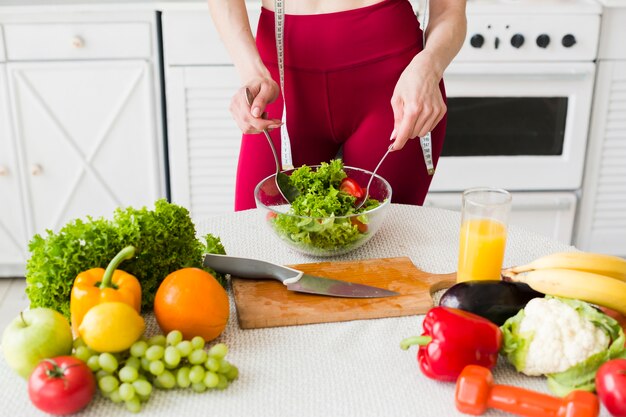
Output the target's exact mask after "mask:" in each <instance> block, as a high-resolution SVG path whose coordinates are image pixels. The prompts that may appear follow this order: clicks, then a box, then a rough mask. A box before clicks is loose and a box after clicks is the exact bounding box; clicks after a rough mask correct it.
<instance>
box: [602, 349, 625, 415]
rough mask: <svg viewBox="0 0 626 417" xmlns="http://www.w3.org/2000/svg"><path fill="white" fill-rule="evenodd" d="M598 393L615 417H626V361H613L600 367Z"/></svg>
mask: <svg viewBox="0 0 626 417" xmlns="http://www.w3.org/2000/svg"><path fill="white" fill-rule="evenodd" d="M596 391H597V392H598V396H599V397H600V400H601V401H602V403H603V404H604V406H605V407H606V409H607V410H609V413H611V415H612V416H613V417H626V359H612V360H610V361H608V362H605V363H603V364H602V366H600V368H599V369H598V372H597V373H596Z"/></svg>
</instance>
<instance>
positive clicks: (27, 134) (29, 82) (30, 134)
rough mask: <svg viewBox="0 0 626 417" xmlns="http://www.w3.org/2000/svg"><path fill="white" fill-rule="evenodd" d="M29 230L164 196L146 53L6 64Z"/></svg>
mask: <svg viewBox="0 0 626 417" xmlns="http://www.w3.org/2000/svg"><path fill="white" fill-rule="evenodd" d="M8 73H9V86H10V89H11V99H12V104H13V109H14V115H13V117H14V118H15V126H16V135H17V142H18V143H19V145H20V147H21V155H22V165H23V166H24V170H25V178H26V181H25V182H26V185H27V187H26V189H27V193H28V198H27V200H28V201H29V203H30V204H29V205H30V207H31V213H30V214H31V218H30V224H31V229H32V230H31V232H33V233H41V232H43V231H44V230H45V229H53V230H56V229H58V228H60V227H61V226H62V225H63V224H65V223H66V222H67V221H68V220H71V219H74V218H79V217H84V216H86V215H90V216H94V217H99V216H110V215H111V213H112V212H113V210H114V209H115V208H116V207H120V206H121V207H124V206H135V207H141V206H144V205H152V203H153V202H154V200H155V199H157V198H159V197H161V196H163V194H164V193H163V190H162V189H161V188H162V187H161V181H160V175H161V174H160V165H159V155H160V152H159V151H158V147H159V146H162V144H160V143H158V137H159V136H158V135H157V134H156V131H155V107H154V94H153V90H152V89H153V88H154V84H153V75H152V74H151V66H150V65H149V64H148V63H147V62H145V61H102V62H96V61H94V62H64V63H59V62H57V63H43V62H42V63H25V64H8Z"/></svg>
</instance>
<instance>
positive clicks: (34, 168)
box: [30, 164, 43, 176]
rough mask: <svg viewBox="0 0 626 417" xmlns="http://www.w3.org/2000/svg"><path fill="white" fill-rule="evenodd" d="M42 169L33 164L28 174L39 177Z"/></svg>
mask: <svg viewBox="0 0 626 417" xmlns="http://www.w3.org/2000/svg"><path fill="white" fill-rule="evenodd" d="M42 172H43V168H42V167H41V165H39V164H34V165H32V166H31V167H30V173H31V174H33V175H34V176H37V175H41V173H42Z"/></svg>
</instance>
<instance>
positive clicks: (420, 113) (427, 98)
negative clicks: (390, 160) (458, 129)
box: [391, 52, 446, 151]
mask: <svg viewBox="0 0 626 417" xmlns="http://www.w3.org/2000/svg"><path fill="white" fill-rule="evenodd" d="M440 80H441V76H440V75H439V74H438V73H437V71H435V70H434V69H433V66H432V65H431V63H430V62H429V58H428V56H427V54H425V53H423V52H422V53H419V54H417V55H416V56H415V58H414V59H413V60H412V61H411V63H410V64H409V65H408V66H407V67H406V69H405V70H404V71H403V72H402V75H401V76H400V79H399V80H398V82H397V84H396V88H395V90H394V92H393V96H392V98H391V107H392V108H393V116H394V126H393V127H394V130H393V133H392V134H391V140H394V139H395V141H394V143H393V150H394V151H397V150H400V149H402V148H403V147H404V145H405V144H406V142H407V141H408V140H409V139H412V138H415V137H418V136H419V137H422V136H425V135H426V133H428V132H430V131H431V130H433V129H434V128H435V126H436V125H437V123H439V121H440V120H441V119H442V118H443V116H444V115H445V113H446V104H445V103H444V101H443V97H442V96H441V91H440V90H439V81H440Z"/></svg>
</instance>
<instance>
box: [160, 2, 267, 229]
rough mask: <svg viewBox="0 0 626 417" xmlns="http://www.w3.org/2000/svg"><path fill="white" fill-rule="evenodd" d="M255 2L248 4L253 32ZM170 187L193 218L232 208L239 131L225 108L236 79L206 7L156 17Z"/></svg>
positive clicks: (257, 10) (175, 199) (257, 11)
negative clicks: (160, 36) (159, 22)
mask: <svg viewBox="0 0 626 417" xmlns="http://www.w3.org/2000/svg"><path fill="white" fill-rule="evenodd" d="M260 8H261V5H260V3H258V4H256V3H255V4H251V3H249V4H248V10H249V19H250V23H251V25H252V31H253V33H255V32H256V24H257V22H258V19H259V14H260ZM162 22H163V48H164V54H165V56H164V58H165V83H166V92H167V117H168V149H169V164H170V190H171V198H172V201H173V202H174V203H177V204H181V205H184V206H185V207H187V208H189V210H190V213H191V216H192V218H193V219H194V220H200V219H202V218H206V217H208V216H214V215H219V214H223V213H227V212H232V211H233V210H234V200H235V176H236V171H237V158H238V154H239V146H240V142H241V131H240V130H239V128H238V127H237V125H236V124H235V122H234V121H233V119H232V117H231V115H230V112H229V110H228V107H229V104H230V100H231V98H232V95H233V94H234V93H235V91H236V90H237V89H238V88H239V87H240V84H241V81H240V80H239V77H238V75H237V72H236V71H235V68H234V67H233V65H232V63H231V60H230V58H229V56H228V53H227V51H226V49H225V48H224V45H223V43H222V42H221V40H220V38H219V35H218V33H217V31H216V30H215V27H214V25H213V24H212V22H211V17H210V15H209V12H208V8H205V7H203V8H202V9H199V10H194V11H187V10H184V11H180V10H166V11H164V12H163V15H162Z"/></svg>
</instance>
